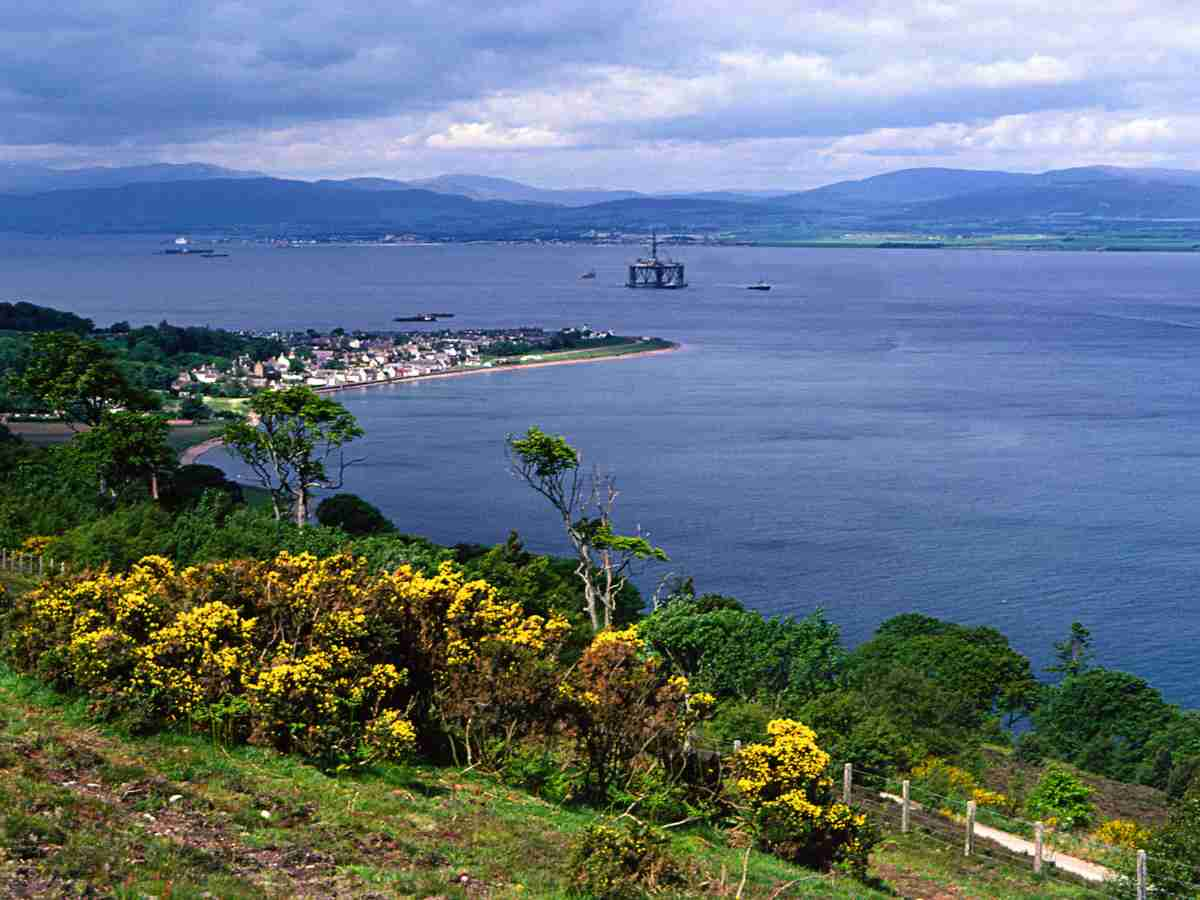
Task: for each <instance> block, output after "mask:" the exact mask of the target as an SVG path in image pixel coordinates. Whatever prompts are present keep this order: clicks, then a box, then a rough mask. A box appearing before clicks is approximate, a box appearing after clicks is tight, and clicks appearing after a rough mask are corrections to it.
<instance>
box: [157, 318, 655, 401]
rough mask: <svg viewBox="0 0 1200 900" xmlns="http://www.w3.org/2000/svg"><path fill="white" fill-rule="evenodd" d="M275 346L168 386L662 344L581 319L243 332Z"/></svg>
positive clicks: (365, 377) (420, 371) (358, 381)
mask: <svg viewBox="0 0 1200 900" xmlns="http://www.w3.org/2000/svg"><path fill="white" fill-rule="evenodd" d="M245 334H246V336H248V337H255V338H266V339H269V340H272V341H275V342H278V345H279V346H280V347H281V348H282V349H281V350H280V352H279V353H278V354H277V355H274V356H271V357H268V358H266V359H255V358H253V357H252V356H251V355H249V354H242V355H239V356H237V357H234V358H233V359H230V360H221V361H219V362H208V363H204V364H202V365H198V366H194V367H191V368H188V369H185V370H183V371H181V372H180V373H179V374H178V376H177V377H176V378H175V380H174V382H173V383H172V384H171V389H172V391H173V392H174V393H176V394H199V395H202V396H205V395H208V396H223V397H238V396H248V395H250V394H253V393H254V392H256V391H259V390H264V389H275V388H281V387H290V386H292V385H296V384H303V385H307V386H309V387H311V388H313V389H315V390H317V391H330V390H337V389H341V388H347V387H357V386H363V385H371V384H379V383H387V382H394V381H401V380H405V379H411V378H421V377H429V376H434V375H443V374H451V373H462V372H470V371H476V370H488V369H495V368H499V367H514V366H525V365H536V364H545V363H548V362H557V361H562V362H567V361H573V360H582V359H590V358H597V357H603V356H620V355H627V354H629V353H636V352H650V351H654V350H663V349H670V348H671V347H672V346H673V345H672V344H670V343H669V342H667V341H663V340H661V339H658V338H653V337H646V336H641V337H628V336H621V335H616V334H613V332H612V331H611V330H596V329H593V328H591V327H590V326H588V325H581V326H572V327H569V328H564V329H561V330H558V331H548V330H546V329H544V328H536V327H517V328H502V329H464V330H457V331H453V330H436V331H397V332H369V333H368V332H352V333H348V332H346V331H344V330H343V329H340V328H337V329H334V330H333V331H331V332H329V333H324V334H322V333H317V332H315V331H304V332H288V333H282V332H261V333H260V332H253V333H251V332H246V333H245Z"/></svg>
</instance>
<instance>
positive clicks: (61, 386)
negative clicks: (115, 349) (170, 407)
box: [13, 331, 155, 426]
mask: <svg viewBox="0 0 1200 900" xmlns="http://www.w3.org/2000/svg"><path fill="white" fill-rule="evenodd" d="M13 386H14V388H15V389H16V390H17V391H18V392H20V393H23V394H25V395H27V396H29V397H32V398H33V399H35V400H37V401H38V402H39V403H41V404H42V405H43V406H45V407H46V408H48V409H49V410H51V411H52V412H54V413H57V414H58V415H60V416H62V417H63V418H64V419H65V420H67V421H68V422H82V423H83V424H85V425H93V426H95V425H99V424H100V422H101V420H102V419H103V417H104V413H105V412H111V411H113V410H117V409H151V408H153V407H154V405H155V404H154V400H153V398H152V397H150V396H148V395H147V394H145V393H144V392H142V391H139V390H137V389H136V388H134V387H133V386H132V385H130V383H129V381H128V379H127V378H126V377H125V375H124V373H123V372H122V371H121V367H120V366H119V365H118V364H117V360H116V357H115V356H114V355H113V353H112V351H110V350H109V349H108V348H107V347H105V346H104V345H103V344H100V343H98V342H96V341H91V340H88V339H86V338H82V337H80V336H79V335H77V334H73V333H70V332H65V331H58V332H48V333H45V334H35V335H34V336H33V338H32V340H31V342H30V356H29V359H28V361H27V363H26V365H25V368H24V371H23V372H22V373H21V374H20V375H18V376H16V378H15V379H14V380H13Z"/></svg>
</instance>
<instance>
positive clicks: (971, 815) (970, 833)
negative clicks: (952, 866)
mask: <svg viewBox="0 0 1200 900" xmlns="http://www.w3.org/2000/svg"><path fill="white" fill-rule="evenodd" d="M974 852H975V801H974V800H968V801H967V841H966V843H965V844H963V856H970V855H971V854H972V853H974Z"/></svg>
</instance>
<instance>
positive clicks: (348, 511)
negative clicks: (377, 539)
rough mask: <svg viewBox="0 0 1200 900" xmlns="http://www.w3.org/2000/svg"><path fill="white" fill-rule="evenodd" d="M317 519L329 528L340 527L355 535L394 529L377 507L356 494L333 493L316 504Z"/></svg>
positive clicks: (381, 532)
mask: <svg viewBox="0 0 1200 900" xmlns="http://www.w3.org/2000/svg"><path fill="white" fill-rule="evenodd" d="M317 521H318V522H320V523H321V524H322V525H328V526H329V527H330V528H340V529H342V531H344V532H346V533H347V534H352V535H354V536H356V537H358V536H360V535H365V534H383V533H386V532H389V531H395V530H396V526H395V525H393V524H392V523H391V522H390V521H388V518H387V516H385V515H384V514H383V513H382V512H380V510H379V507H377V506H374V505H373V504H371V503H368V502H367V501H366V500H364V499H363V498H362V497H359V496H358V495H357V494H334V495H333V496H332V497H326V498H325V499H324V500H322V501H321V502H320V503H319V504H317Z"/></svg>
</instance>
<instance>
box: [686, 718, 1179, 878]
mask: <svg viewBox="0 0 1200 900" xmlns="http://www.w3.org/2000/svg"><path fill="white" fill-rule="evenodd" d="M691 748H692V749H693V750H694V751H695V752H697V753H698V754H700V755H701V756H703V757H706V758H709V759H713V758H715V759H717V760H719V761H720V764H721V767H722V768H724V767H725V766H726V765H727V763H728V762H730V761H731V758H732V757H733V755H734V754H736V753H737V752H738V751H739V750H741V748H742V742H741V741H733V742H731V743H724V742H714V741H704V740H699V741H693V742H692V744H691ZM830 774H831V776H832V777H833V778H834V781H835V784H837V782H839V781H840V785H838V786H839V787H840V788H841V791H840V793H841V799H842V800H843V801H845V802H847V803H849V804H850V805H853V806H856V807H858V808H860V809H863V810H865V811H867V812H869V813H870V814H871V816H872V817H873V819H874V821H875V822H877V823H878V824H879V826H880V827H881V828H882V829H883V830H884V831H885V833H886V832H890V833H893V834H909V835H914V836H916V837H917V838H918V839H921V840H923V841H927V842H930V843H931V844H934V845H937V846H939V847H940V848H941V849H943V850H948V851H954V852H957V853H959V854H962V855H963V856H964V857H967V858H969V859H970V860H971V861H972V864H977V865H981V866H987V867H994V868H997V869H1004V870H1006V871H1008V872H1013V873H1015V872H1016V871H1024V872H1026V873H1032V874H1033V875H1035V876H1036V877H1039V878H1043V879H1046V880H1047V881H1050V882H1053V883H1056V884H1059V885H1061V886H1062V887H1064V888H1066V887H1070V888H1071V892H1072V893H1073V894H1074V895H1075V896H1083V897H1108V898H1121V900H1124V898H1128V900H1148V898H1150V897H1154V898H1169V900H1174V898H1181V900H1182V898H1186V900H1200V882H1198V881H1197V877H1198V873H1197V870H1196V867H1195V866H1194V865H1191V864H1188V863H1182V862H1178V861H1175V860H1171V859H1166V858H1164V857H1161V856H1151V855H1149V854H1147V853H1146V851H1144V850H1132V849H1128V848H1123V847H1116V846H1113V845H1110V844H1106V843H1103V842H1101V841H1097V840H1095V839H1093V838H1090V837H1087V836H1083V835H1074V834H1070V833H1067V832H1061V831H1057V830H1054V829H1050V828H1047V827H1046V826H1045V824H1044V823H1042V822H1031V821H1029V820H1027V819H1021V818H1017V817H1015V816H1010V815H1008V814H1006V813H1005V812H1004V811H1003V810H1000V809H996V808H994V807H992V806H984V805H981V804H979V803H977V802H975V801H974V800H969V799H965V798H963V797H961V796H950V795H946V794H939V793H937V792H935V791H933V790H931V789H929V788H928V787H926V786H925V784H924V783H922V782H921V781H920V780H919V779H911V778H909V779H906V778H903V777H901V776H899V775H896V774H893V773H887V772H881V771H878V770H874V769H871V768H870V767H863V766H856V765H849V764H847V765H844V766H840V767H837V766H831V769H830Z"/></svg>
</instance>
